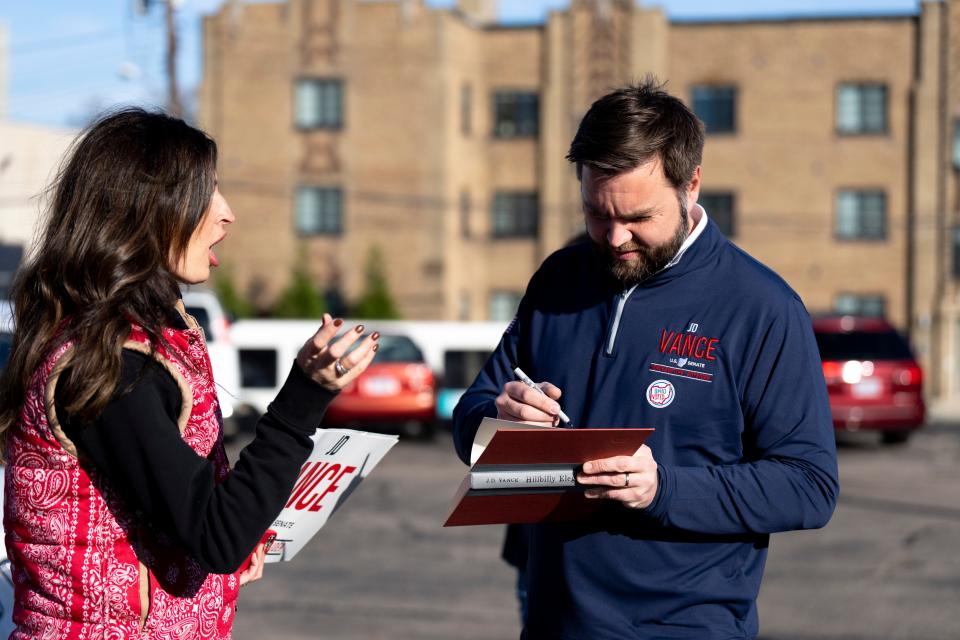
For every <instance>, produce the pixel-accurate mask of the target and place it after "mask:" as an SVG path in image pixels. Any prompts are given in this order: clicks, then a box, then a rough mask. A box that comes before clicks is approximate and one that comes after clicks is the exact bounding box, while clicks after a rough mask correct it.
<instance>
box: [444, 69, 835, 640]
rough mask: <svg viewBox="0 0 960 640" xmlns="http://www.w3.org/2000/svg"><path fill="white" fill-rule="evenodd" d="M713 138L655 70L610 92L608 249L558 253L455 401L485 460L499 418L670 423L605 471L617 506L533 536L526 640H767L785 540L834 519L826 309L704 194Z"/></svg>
mask: <svg viewBox="0 0 960 640" xmlns="http://www.w3.org/2000/svg"><path fill="white" fill-rule="evenodd" d="M703 140H704V133H703V125H702V123H701V122H700V121H699V120H698V119H697V118H696V116H694V115H693V113H692V112H691V111H690V110H689V109H687V108H686V107H685V106H684V105H683V103H682V102H680V101H679V100H678V99H676V98H675V97H673V96H671V95H669V94H668V93H666V92H665V91H664V90H663V88H662V87H661V86H659V85H658V84H657V83H656V82H655V81H654V80H653V79H647V80H646V81H644V82H642V83H640V84H637V85H631V86H627V87H623V88H621V89H619V90H617V91H614V92H613V93H610V94H609V95H606V96H604V97H602V98H600V99H599V100H597V101H596V102H595V103H594V104H593V106H592V107H591V108H590V110H589V111H588V112H587V114H586V115H585V116H584V118H583V120H582V121H581V123H580V127H579V129H578V131H577V133H576V136H575V137H574V139H573V142H572V144H571V145H570V152H569V154H568V156H567V158H568V159H569V160H570V161H571V162H573V163H575V165H576V170H577V176H578V178H579V180H580V191H581V195H582V201H583V214H584V219H585V223H586V229H587V233H588V235H589V240H590V241H588V242H583V243H580V244H575V245H572V246H568V247H565V248H563V249H560V250H559V251H557V252H556V253H554V254H553V255H551V256H549V257H548V258H547V259H546V260H545V261H544V263H543V265H542V266H541V267H540V269H539V270H538V271H537V272H536V274H534V276H533V278H532V279H531V280H530V283H529V285H528V288H527V292H526V294H525V296H524V298H523V300H522V302H521V303H520V308H519V311H518V314H517V317H516V319H515V320H514V322H512V323H511V324H510V326H509V327H508V328H507V330H506V332H505V333H504V335H503V339H502V340H501V342H500V344H499V346H498V347H497V349H496V351H495V352H494V353H493V355H492V356H491V357H490V359H489V360H488V361H487V363H486V365H485V366H484V368H483V370H482V371H481V372H480V374H479V376H478V377H477V379H476V381H475V382H474V383H473V385H472V386H471V387H470V389H469V390H468V391H467V392H466V394H464V396H463V398H462V399H461V401H460V403H459V405H458V406H457V409H456V411H455V412H454V439H455V444H456V447H457V452H458V454H459V455H460V457H461V458H462V459H463V460H464V461H466V460H468V459H469V455H470V446H471V443H472V442H473V438H474V435H475V433H476V430H477V427H478V425H479V423H480V421H481V420H482V419H483V418H484V417H485V416H490V417H498V418H501V419H506V420H515V421H522V422H530V423H537V424H543V425H553V426H559V425H560V421H559V417H558V416H559V415H560V410H561V406H562V410H563V411H564V412H565V413H566V415H568V416H569V417H570V421H571V423H572V424H573V425H575V426H576V427H578V428H592V427H638V428H639V427H653V428H654V429H655V431H654V433H653V434H652V435H651V436H650V438H649V440H647V445H645V446H644V447H643V448H642V449H641V450H640V451H639V452H637V454H636V455H634V456H620V457H615V458H608V459H603V460H594V461H590V462H587V463H585V464H584V465H583V468H582V471H581V472H580V473H579V474H578V481H579V482H580V483H581V484H583V485H586V487H585V491H586V493H587V495H588V496H589V497H591V498H594V499H596V500H599V501H602V502H603V504H602V508H601V509H600V510H599V511H598V512H597V514H596V515H594V516H592V517H591V518H589V519H588V520H583V521H578V522H572V523H563V524H538V525H534V526H532V527H530V535H529V552H528V558H527V560H528V562H527V575H528V585H527V587H528V598H529V599H528V603H527V606H528V609H527V614H526V619H525V621H524V630H523V635H522V638H524V639H527V640H541V639H550V640H558V639H563V640H621V639H623V638H670V639H678V638H683V639H696V640H710V639H716V640H730V639H733V638H754V637H755V636H756V635H757V633H758V616H757V607H756V600H757V594H758V592H759V590H760V581H761V578H762V574H763V566H764V561H765V560H766V556H767V546H768V544H769V535H770V534H771V533H774V532H778V531H788V530H792V529H811V528H817V527H822V526H824V525H825V524H826V523H827V521H828V520H829V518H830V516H831V514H832V513H833V509H834V506H835V504H836V501H837V495H838V493H839V483H838V479H837V460H836V450H835V444H834V433H833V425H832V421H831V416H830V408H829V405H828V402H827V394H826V389H825V386H824V381H823V374H822V371H821V365H820V358H819V354H818V352H817V345H816V342H815V341H814V336H813V331H812V328H811V323H810V318H809V316H808V314H807V311H806V309H805V308H804V306H803V303H802V302H801V300H800V298H799V297H798V296H797V294H796V293H795V292H794V291H793V290H792V289H790V287H789V286H788V285H787V284H786V283H785V282H784V281H783V280H782V279H781V278H779V277H778V276H777V275H776V274H775V273H773V272H772V271H771V270H770V269H768V268H766V267H764V266H763V265H761V264H760V263H759V262H757V261H756V260H754V259H753V258H751V257H750V256H748V255H747V254H746V253H744V252H743V251H742V250H740V249H738V248H737V247H736V246H734V245H733V244H731V243H730V242H729V241H728V240H727V239H726V238H725V237H724V236H723V234H722V233H721V232H720V230H719V229H718V228H717V226H716V224H715V223H714V222H712V221H711V220H710V219H709V217H708V212H707V211H705V210H704V209H703V207H701V206H700V205H698V204H697V198H698V196H699V193H700V185H701V167H700V165H701V157H702V152H703ZM515 367H520V368H521V369H522V370H523V371H525V372H526V373H527V374H528V375H529V376H530V377H531V378H533V379H534V380H536V381H538V383H539V384H540V386H541V388H542V389H543V390H544V391H545V392H546V395H544V394H541V393H538V391H537V390H535V389H531V388H530V387H529V386H527V385H525V384H524V383H523V382H520V381H517V380H516V379H515V375H514V372H513V371H514V368H515Z"/></svg>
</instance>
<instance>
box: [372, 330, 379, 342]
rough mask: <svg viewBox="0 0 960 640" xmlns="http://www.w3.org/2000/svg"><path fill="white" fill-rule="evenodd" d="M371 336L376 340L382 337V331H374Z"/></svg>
mask: <svg viewBox="0 0 960 640" xmlns="http://www.w3.org/2000/svg"><path fill="white" fill-rule="evenodd" d="M370 337H371V338H373V339H374V340H376V339H377V338H379V337H380V332H379V331H374V332H373V334H372V335H371V336H370Z"/></svg>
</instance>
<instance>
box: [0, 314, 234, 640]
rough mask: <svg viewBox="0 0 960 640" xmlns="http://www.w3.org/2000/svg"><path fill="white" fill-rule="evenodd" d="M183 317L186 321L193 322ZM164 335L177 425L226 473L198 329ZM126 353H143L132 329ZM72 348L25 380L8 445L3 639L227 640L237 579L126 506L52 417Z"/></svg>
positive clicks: (143, 341) (160, 354)
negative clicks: (10, 604) (9, 631)
mask: <svg viewBox="0 0 960 640" xmlns="http://www.w3.org/2000/svg"><path fill="white" fill-rule="evenodd" d="M190 320H192V318H191V319H190ZM191 327H192V328H191V329H188V330H185V331H183V330H175V329H166V330H164V337H165V338H166V339H167V341H168V342H169V343H170V345H171V346H172V348H173V349H175V350H176V352H177V353H178V354H180V357H181V358H182V359H183V360H184V361H186V362H188V363H189V366H187V365H184V363H183V362H181V360H180V359H178V358H177V357H175V356H173V355H172V354H171V353H169V351H168V350H166V349H163V348H159V347H158V349H157V354H156V356H157V359H158V360H159V361H160V363H161V364H163V365H164V366H165V367H166V369H167V370H168V371H169V372H170V373H171V375H172V376H173V377H174V379H175V380H176V381H177V383H178V385H179V386H180V392H181V396H182V397H183V404H182V406H181V413H180V420H179V426H180V431H181V434H182V436H183V439H184V440H185V441H186V442H187V444H189V445H190V446H191V447H192V448H193V450H194V451H196V452H197V455H200V456H203V457H205V458H207V459H209V460H210V461H211V462H212V463H213V465H214V468H215V470H216V478H217V482H221V481H222V480H223V479H224V478H225V477H226V476H227V474H228V473H229V466H228V462H227V457H226V454H225V452H224V449H223V427H222V419H221V416H220V407H219V404H218V403H217V395H216V389H215V387H214V384H213V376H212V374H211V368H210V359H209V357H208V356H207V350H206V346H205V344H204V341H203V336H202V332H201V330H200V329H199V328H198V327H197V326H196V323H191ZM126 347H127V348H132V349H137V350H140V351H143V352H149V342H148V340H147V337H146V335H145V334H144V333H143V331H142V330H140V329H139V328H136V327H134V328H133V329H132V331H131V334H130V341H129V342H128V343H127V345H126ZM70 348H71V347H70V345H69V344H67V345H64V346H62V347H60V348H58V349H56V350H55V351H54V352H53V353H51V354H50V355H49V356H48V357H47V359H46V361H45V362H44V363H43V365H41V366H40V367H39V369H38V370H37V371H36V373H35V374H34V376H33V378H32V379H31V382H30V385H29V388H28V391H27V396H26V399H25V402H24V405H23V409H22V410H21V413H20V421H19V423H18V424H17V425H15V426H14V427H13V428H11V429H10V431H9V435H8V440H7V459H8V466H7V471H6V484H5V495H6V503H5V505H4V518H3V523H4V527H5V528H6V533H7V537H6V544H7V553H8V554H9V557H10V559H11V561H12V568H13V577H14V584H15V590H16V591H15V593H16V602H15V605H14V612H13V620H14V622H15V623H16V625H17V630H16V631H15V632H14V633H13V635H11V640H27V639H31V640H38V639H39V640H67V639H70V640H73V639H81V638H82V639H90V638H105V639H109V640H120V639H121V638H141V639H147V638H149V639H151V640H168V639H169V640H174V639H176V640H187V639H191V640H192V639H198V640H199V639H204V640H205V639H208V638H216V639H224V638H230V631H231V628H232V626H233V615H234V609H235V606H234V605H235V601H236V599H237V592H238V591H239V586H240V585H239V580H238V578H237V575H236V574H233V575H218V574H210V573H206V572H205V571H204V570H203V569H201V568H200V566H199V565H198V564H197V563H196V561H194V560H193V559H192V558H190V557H188V556H186V555H185V554H184V552H183V551H182V549H181V548H180V547H178V546H177V545H176V543H175V542H174V541H173V540H171V539H170V538H169V537H167V536H166V535H164V534H163V533H161V532H158V531H156V530H155V529H151V528H150V527H149V525H148V523H147V522H145V520H144V519H143V518H142V516H140V514H138V513H136V512H133V511H131V510H130V509H129V508H128V507H127V506H126V505H125V504H124V501H123V500H122V499H121V498H120V497H119V495H118V494H117V492H116V490H115V488H114V487H112V486H111V485H110V484H109V482H107V481H106V479H105V478H104V477H103V476H101V475H100V474H99V473H97V470H96V469H95V468H93V467H92V465H89V464H83V463H82V462H78V460H77V457H76V449H75V447H74V446H73V443H72V442H70V440H69V439H67V437H66V436H65V435H64V433H63V430H62V429H61V428H60V425H59V423H58V422H57V419H56V411H55V409H54V404H53V393H54V388H55V385H56V381H57V378H58V377H59V375H60V371H61V370H62V369H63V367H64V365H65V364H66V363H67V362H68V361H69V357H70Z"/></svg>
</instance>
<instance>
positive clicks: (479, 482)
mask: <svg viewBox="0 0 960 640" xmlns="http://www.w3.org/2000/svg"><path fill="white" fill-rule="evenodd" d="M652 432H653V429H633V428H627V429H557V428H552V427H538V426H535V425H529V424H524V423H520V422H509V421H506V420H496V419H493V418H484V420H483V422H482V423H481V424H480V428H479V429H478V430H477V436H476V438H474V441H473V448H472V450H471V452H470V463H471V467H470V473H468V474H467V476H466V477H465V478H464V479H463V482H461V483H460V487H459V488H458V489H457V492H456V494H455V495H454V498H453V507H452V508H451V510H450V514H449V516H448V517H447V520H446V522H445V523H444V525H443V526H445V527H455V526H463V525H475V524H509V523H532V522H561V521H566V520H576V519H580V518H584V517H587V516H589V515H590V514H591V513H592V512H593V511H594V510H596V509H597V508H598V506H599V504H600V502H601V501H600V500H590V499H587V498H586V497H584V495H583V487H581V486H579V485H577V484H576V480H575V475H576V472H577V469H578V468H579V467H580V465H582V464H583V463H584V462H587V461H589V460H597V459H600V458H609V457H612V456H619V455H626V456H631V455H634V454H635V453H636V452H637V450H638V449H640V447H641V446H642V445H643V443H644V441H645V440H646V439H647V437H649V435H650V434H651V433H652Z"/></svg>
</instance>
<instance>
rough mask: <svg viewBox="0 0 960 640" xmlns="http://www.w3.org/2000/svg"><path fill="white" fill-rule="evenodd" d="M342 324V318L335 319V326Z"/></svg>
mask: <svg viewBox="0 0 960 640" xmlns="http://www.w3.org/2000/svg"><path fill="white" fill-rule="evenodd" d="M342 324H343V320H342V319H341V318H337V319H336V320H334V321H333V326H335V327H339V326H340V325H342Z"/></svg>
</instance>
